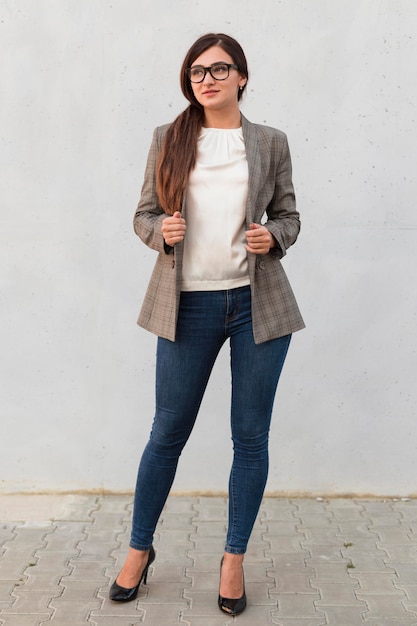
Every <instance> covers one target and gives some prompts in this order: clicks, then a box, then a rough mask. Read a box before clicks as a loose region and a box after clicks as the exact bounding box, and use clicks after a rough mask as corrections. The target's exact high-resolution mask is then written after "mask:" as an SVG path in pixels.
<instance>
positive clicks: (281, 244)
mask: <svg viewBox="0 0 417 626" xmlns="http://www.w3.org/2000/svg"><path fill="white" fill-rule="evenodd" d="M168 126H169V125H168V124H166V125H165V126H161V127H158V128H156V130H155V131H154V135H153V140H152V145H151V148H150V151H149V156H148V162H147V166H146V170H145V177H144V182H143V186H142V193H141V198H140V200H139V204H138V207H137V210H136V213H135V218H134V229H135V232H136V234H137V235H138V236H139V237H140V238H141V239H142V241H143V242H144V243H145V244H146V245H147V246H149V247H150V248H152V249H153V250H156V251H157V252H158V258H157V260H156V264H155V267H154V270H153V273H152V276H151V279H150V282H149V286H148V289H147V291H146V294H145V298H144V302H143V305H142V309H141V311H140V315H139V319H138V324H139V326H141V327H143V328H145V329H146V330H149V331H150V332H152V333H155V334H156V335H158V336H160V337H165V338H166V339H170V340H171V341H175V331H176V326H177V317H178V308H179V300H180V293H181V269H182V257H183V244H182V243H178V244H176V245H175V246H174V248H167V246H166V245H164V244H165V242H164V238H163V236H162V231H161V224H162V220H163V219H164V218H165V217H166V215H165V213H164V211H163V209H162V208H161V206H160V205H159V202H158V197H157V195H156V191H155V163H156V158H157V155H158V152H159V150H160V148H161V144H162V141H163V138H164V135H165V133H166V130H167V128H168ZM242 130H243V137H244V141H245V147H246V157H247V160H248V169H249V189H248V199H247V206H246V225H247V229H249V225H250V223H251V222H256V223H261V222H262V221H263V223H264V225H265V226H266V227H267V228H268V229H269V230H270V232H271V233H272V234H273V236H274V237H275V239H276V241H277V243H278V245H277V246H276V247H275V248H273V249H272V250H270V252H269V253H268V254H265V255H254V254H249V255H248V265H249V277H250V285H251V293H252V323H253V335H254V340H255V343H262V342H264V341H268V340H270V339H274V338H277V337H283V336H284V335H289V334H290V333H293V332H295V331H297V330H301V329H302V328H304V322H303V319H302V317H301V314H300V311H299V309H298V306H297V302H296V300H295V297H294V294H293V292H292V289H291V286H290V284H289V282H288V278H287V276H286V274H285V272H284V269H283V267H282V265H281V262H280V259H281V258H282V257H283V256H284V255H285V253H286V250H287V248H289V247H290V246H291V245H292V244H293V243H294V242H295V241H296V239H297V236H298V233H299V230H300V220H299V214H298V212H297V211H296V206H295V195H294V189H293V185H292V178H291V174H292V169H291V157H290V152H289V148H288V143H287V138H286V136H285V134H284V133H282V132H281V131H279V130H276V129H275V128H269V127H267V126H261V125H259V124H252V123H251V122H249V121H248V120H247V119H246V118H245V117H243V116H242ZM183 209H185V207H183ZM265 215H266V221H265V218H264V216H265Z"/></svg>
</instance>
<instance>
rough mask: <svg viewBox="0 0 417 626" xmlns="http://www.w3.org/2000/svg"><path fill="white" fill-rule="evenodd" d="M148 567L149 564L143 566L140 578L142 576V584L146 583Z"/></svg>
mask: <svg viewBox="0 0 417 626" xmlns="http://www.w3.org/2000/svg"><path fill="white" fill-rule="evenodd" d="M148 569H149V565H147V566H146V567H145V569H144V570H143V576H142V578H143V584H144V585H146V583H147V580H148Z"/></svg>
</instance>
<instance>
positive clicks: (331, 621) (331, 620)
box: [321, 606, 403, 626]
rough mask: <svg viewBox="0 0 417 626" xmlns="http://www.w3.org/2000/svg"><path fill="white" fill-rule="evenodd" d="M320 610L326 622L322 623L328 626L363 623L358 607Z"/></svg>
mask: <svg viewBox="0 0 417 626" xmlns="http://www.w3.org/2000/svg"><path fill="white" fill-rule="evenodd" d="M321 610H322V611H323V613H324V615H325V616H326V620H327V621H326V622H324V623H325V624H326V625H328V626H359V625H360V624H363V623H364V612H363V609H361V608H358V607H353V606H326V607H321ZM378 626H379V625H378ZM391 626H399V624H395V625H394V624H391ZM401 626H403V625H402V624H401Z"/></svg>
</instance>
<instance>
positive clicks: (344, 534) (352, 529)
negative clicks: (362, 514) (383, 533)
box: [337, 519, 377, 541]
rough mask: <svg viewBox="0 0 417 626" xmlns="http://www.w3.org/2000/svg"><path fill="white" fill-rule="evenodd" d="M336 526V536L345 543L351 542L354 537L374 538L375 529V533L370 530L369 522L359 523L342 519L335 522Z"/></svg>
mask: <svg viewBox="0 0 417 626" xmlns="http://www.w3.org/2000/svg"><path fill="white" fill-rule="evenodd" d="M337 526H338V528H339V531H338V532H337V535H338V536H340V537H341V538H343V539H344V540H347V541H353V540H354V538H355V537H363V536H365V537H376V536H377V535H376V529H375V531H372V530H370V528H369V522H367V521H365V520H363V521H362V522H361V521H357V520H356V521H351V520H350V521H349V520H344V519H339V520H338V521H337Z"/></svg>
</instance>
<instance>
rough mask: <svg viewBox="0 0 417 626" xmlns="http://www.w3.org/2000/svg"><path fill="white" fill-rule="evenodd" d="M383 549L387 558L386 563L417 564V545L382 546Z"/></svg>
mask: <svg viewBox="0 0 417 626" xmlns="http://www.w3.org/2000/svg"><path fill="white" fill-rule="evenodd" d="M380 548H381V549H384V550H385V551H386V553H387V556H386V557H385V558H384V560H385V562H386V563H391V562H392V561H394V562H398V561H401V562H402V563H416V564H417V545H412V544H409V545H399V544H397V545H389V546H388V545H382V544H381V545H380Z"/></svg>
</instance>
